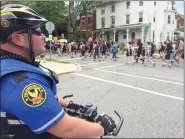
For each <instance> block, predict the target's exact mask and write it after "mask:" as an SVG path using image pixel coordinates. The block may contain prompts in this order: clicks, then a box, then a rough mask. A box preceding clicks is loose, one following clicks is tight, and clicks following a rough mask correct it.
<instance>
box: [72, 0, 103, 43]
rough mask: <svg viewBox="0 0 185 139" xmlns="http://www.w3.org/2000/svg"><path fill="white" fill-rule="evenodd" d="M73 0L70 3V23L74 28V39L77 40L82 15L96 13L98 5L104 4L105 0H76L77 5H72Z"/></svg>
mask: <svg viewBox="0 0 185 139" xmlns="http://www.w3.org/2000/svg"><path fill="white" fill-rule="evenodd" d="M73 2H74V1H73ZM73 2H70V3H69V10H68V11H69V16H68V17H69V19H68V22H69V23H68V24H69V26H70V27H71V29H72V33H73V39H74V40H76V31H77V27H78V26H79V24H80V20H81V17H82V16H83V15H85V14H88V13H94V12H95V11H96V7H97V6H101V5H103V1H75V4H74V5H75V6H74V7H72V6H73ZM72 8H73V9H72Z"/></svg>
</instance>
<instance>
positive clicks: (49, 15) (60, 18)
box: [3, 1, 67, 24]
mask: <svg viewBox="0 0 185 139" xmlns="http://www.w3.org/2000/svg"><path fill="white" fill-rule="evenodd" d="M5 4H22V5H25V6H28V7H30V8H32V9H33V10H35V11H36V12H37V13H39V14H40V15H42V16H43V17H45V18H46V19H47V20H49V21H52V22H53V23H55V24H57V23H60V24H61V23H67V19H66V15H67V5H66V4H65V2H64V1H32V2H30V1H4V2H3V5H5Z"/></svg>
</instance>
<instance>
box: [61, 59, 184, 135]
mask: <svg viewBox="0 0 185 139" xmlns="http://www.w3.org/2000/svg"><path fill="white" fill-rule="evenodd" d="M58 59H61V58H58ZM62 59H63V60H64V59H66V60H69V59H70V58H68V57H64V58H62ZM125 60H126V59H125V57H124V56H120V58H119V59H118V60H117V61H114V60H111V59H110V57H109V58H107V59H106V60H105V61H103V62H99V61H95V62H94V61H93V60H92V59H89V58H88V59H85V61H82V60H81V59H80V58H74V59H73V60H72V61H73V62H76V63H79V64H80V65H81V66H82V70H81V71H80V72H76V73H72V74H67V75H62V76H60V77H59V78H60V83H59V84H58V93H59V95H60V96H63V95H67V94H74V97H73V98H71V99H72V100H73V101H75V102H77V103H83V102H84V101H85V102H92V103H94V104H97V106H98V111H99V113H102V112H105V113H107V114H108V115H111V116H113V118H114V119H115V120H116V118H117V117H116V116H115V115H114V113H113V110H114V109H116V110H117V111H119V112H120V113H121V115H123V116H124V124H123V127H122V129H121V132H120V134H119V135H118V136H117V137H123V138H183V103H184V99H183V92H184V91H183V88H184V85H183V84H184V83H183V65H181V67H175V65H172V68H169V67H162V66H161V65H162V63H163V62H162V60H160V59H155V61H156V67H153V66H152V64H151V63H147V67H144V66H143V65H142V64H141V62H139V63H138V64H136V65H132V64H125ZM116 121H117V120H116Z"/></svg>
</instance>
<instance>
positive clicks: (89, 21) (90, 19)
mask: <svg viewBox="0 0 185 139" xmlns="http://www.w3.org/2000/svg"><path fill="white" fill-rule="evenodd" d="M88 25H92V16H88Z"/></svg>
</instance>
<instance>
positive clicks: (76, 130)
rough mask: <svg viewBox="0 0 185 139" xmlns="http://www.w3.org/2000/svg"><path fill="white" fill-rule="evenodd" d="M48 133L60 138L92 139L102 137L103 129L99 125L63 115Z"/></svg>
mask: <svg viewBox="0 0 185 139" xmlns="http://www.w3.org/2000/svg"><path fill="white" fill-rule="evenodd" d="M48 132H49V133H51V134H53V135H55V136H57V137H62V138H94V137H98V136H102V135H103V134H104V129H103V127H102V126H101V125H100V124H97V123H90V122H87V121H85V120H82V119H79V118H76V117H71V116H69V115H68V114H65V116H64V117H63V118H62V119H61V120H60V121H59V122H58V123H57V124H56V125H54V126H53V127H51V128H50V129H49V130H48Z"/></svg>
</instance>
